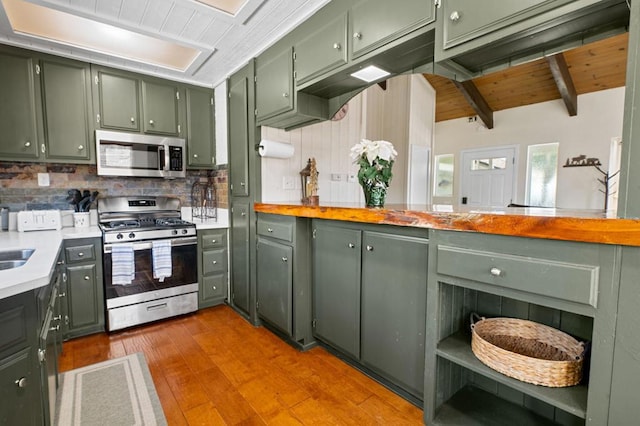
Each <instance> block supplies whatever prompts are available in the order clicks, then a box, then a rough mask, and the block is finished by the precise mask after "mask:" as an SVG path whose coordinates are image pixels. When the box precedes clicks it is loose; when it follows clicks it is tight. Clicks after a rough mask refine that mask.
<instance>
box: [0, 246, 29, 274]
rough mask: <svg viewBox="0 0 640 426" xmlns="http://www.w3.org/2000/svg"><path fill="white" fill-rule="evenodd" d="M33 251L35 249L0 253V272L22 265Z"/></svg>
mask: <svg viewBox="0 0 640 426" xmlns="http://www.w3.org/2000/svg"><path fill="white" fill-rule="evenodd" d="M34 251H35V249H23V250H9V251H0V271H1V270H5V269H13V268H18V267H20V266H22V265H24V264H25V263H27V260H29V258H30V257H31V255H32V254H33V252H34Z"/></svg>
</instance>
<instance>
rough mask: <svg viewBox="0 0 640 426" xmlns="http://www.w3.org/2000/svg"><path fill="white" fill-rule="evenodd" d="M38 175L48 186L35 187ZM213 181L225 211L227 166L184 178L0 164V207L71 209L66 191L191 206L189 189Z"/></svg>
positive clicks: (67, 166) (87, 167) (61, 166)
mask: <svg viewBox="0 0 640 426" xmlns="http://www.w3.org/2000/svg"><path fill="white" fill-rule="evenodd" d="M38 173H48V174H49V181H50V185H49V186H38ZM209 179H211V180H213V184H214V187H215V188H216V196H217V200H218V207H220V208H227V206H228V190H227V165H226V164H224V165H220V166H218V168H217V169H216V170H191V171H189V170H188V171H187V177H186V179H173V180H168V179H158V178H138V177H108V176H98V175H97V173H96V166H93V165H79V164H48V163H18V162H16V163H9V162H0V206H2V207H8V208H9V209H10V210H11V211H20V210H42V209H60V210H66V209H71V208H72V207H71V206H70V205H69V204H68V203H67V201H66V200H65V199H66V197H67V190H69V189H79V190H81V191H82V190H84V189H88V190H90V191H98V192H100V195H99V197H106V196H114V195H169V196H176V197H178V198H180V200H181V202H182V206H185V207H187V206H191V187H192V186H193V183H194V182H196V181H204V182H206V181H207V180H209Z"/></svg>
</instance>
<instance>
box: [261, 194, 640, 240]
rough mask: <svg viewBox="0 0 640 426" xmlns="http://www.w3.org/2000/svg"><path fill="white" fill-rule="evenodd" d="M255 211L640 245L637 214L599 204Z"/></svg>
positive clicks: (274, 206)
mask: <svg viewBox="0 0 640 426" xmlns="http://www.w3.org/2000/svg"><path fill="white" fill-rule="evenodd" d="M254 208H255V211H256V212H259V213H269V214H279V215H285V216H296V217H307V218H315V219H330V220H342V221H350V222H360V223H372V224H386V225H397V226H408V227H417V228H428V229H442V230H453V231H468V232H479V233H485V234H496V235H508V236H516V237H530V238H543V239H550V240H564V241H579V242H589V243H600V244H617V245H626V246H640V219H617V218H616V217H615V216H614V214H613V213H611V212H604V211H602V210H569V209H554V208H523V207H509V208H482V209H478V208H472V207H468V206H454V205H436V204H434V205H407V204H388V205H387V206H385V207H384V208H367V207H364V205H363V204H358V203H335V202H329V203H322V202H321V204H320V205H318V206H308V205H302V204H301V203H293V202H282V203H277V202H274V203H255V204H254Z"/></svg>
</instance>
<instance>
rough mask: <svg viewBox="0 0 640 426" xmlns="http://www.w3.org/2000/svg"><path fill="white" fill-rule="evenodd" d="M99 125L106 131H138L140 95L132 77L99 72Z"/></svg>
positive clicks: (136, 83)
mask: <svg viewBox="0 0 640 426" xmlns="http://www.w3.org/2000/svg"><path fill="white" fill-rule="evenodd" d="M98 78H99V81H100V95H99V96H100V100H99V102H100V125H101V127H103V128H107V129H117V130H136V131H137V130H140V113H139V111H140V95H139V87H138V80H137V79H136V78H134V77H126V76H121V75H115V74H109V73H106V72H99V73H98Z"/></svg>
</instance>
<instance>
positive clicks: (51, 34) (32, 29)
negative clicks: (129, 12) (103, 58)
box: [2, 0, 201, 71]
mask: <svg viewBox="0 0 640 426" xmlns="http://www.w3.org/2000/svg"><path fill="white" fill-rule="evenodd" d="M2 3H3V5H4V9H5V12H6V13H7V17H8V18H9V21H10V23H11V26H12V27H13V30H14V31H15V32H18V33H21V34H24V35H29V36H33V37H37V38H42V39H45V40H51V41H57V42H60V43H64V44H67V45H70V46H75V47H80V48H84V49H88V50H91V51H94V52H99V53H104V54H108V55H113V56H116V57H119V58H124V59H129V60H133V61H137V62H143V63H147V64H153V65H157V66H160V67H164V68H169V69H173V70H178V71H185V70H187V69H188V68H189V66H190V65H191V64H192V63H193V62H194V61H195V60H196V59H197V58H198V56H199V55H200V53H201V52H200V50H198V49H194V48H191V47H188V46H183V45H180V44H177V43H171V42H168V41H165V40H162V39H159V38H154V37H149V36H147V35H144V34H139V33H136V32H133V31H129V30H125V29H122V28H117V27H114V26H112V25H107V24H103V23H100V22H97V21H92V20H89V19H86V18H82V17H79V16H75V15H71V14H68V13H64V12H60V11H58V10H53V9H49V8H46V7H42V6H38V5H35V4H32V3H28V2H25V1H20V0H2Z"/></svg>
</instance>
